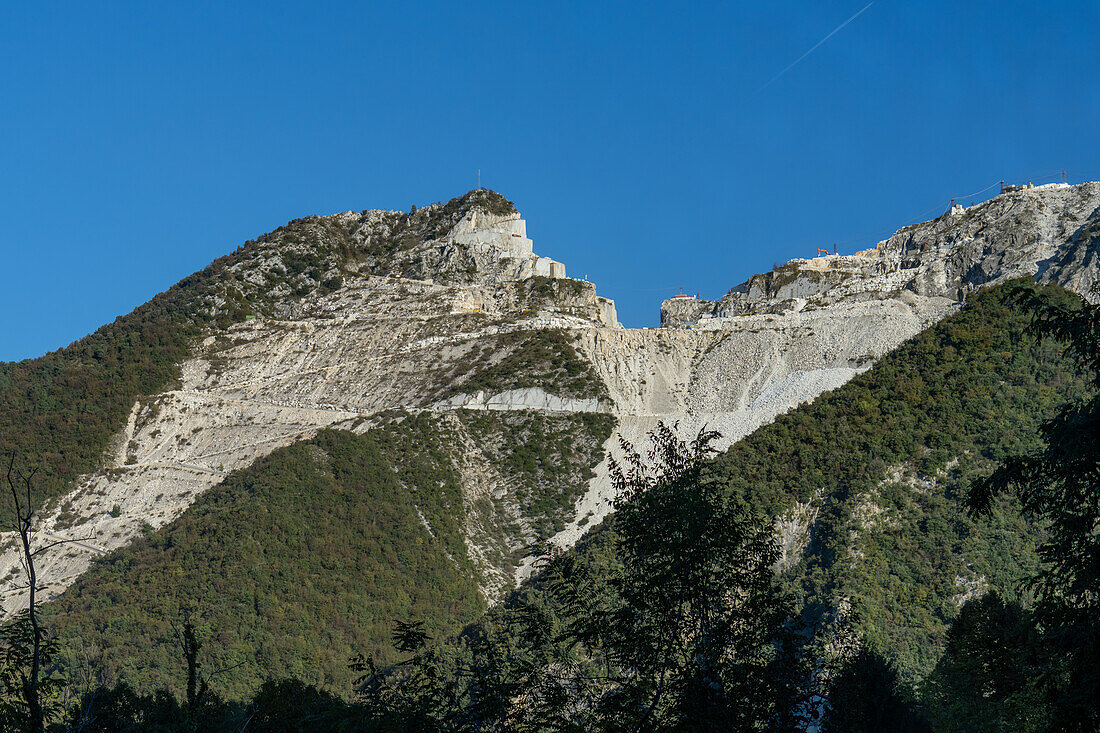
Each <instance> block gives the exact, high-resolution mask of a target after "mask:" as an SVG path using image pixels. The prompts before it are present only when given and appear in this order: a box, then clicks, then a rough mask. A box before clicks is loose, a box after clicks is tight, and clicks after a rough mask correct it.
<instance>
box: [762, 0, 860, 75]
mask: <svg viewBox="0 0 1100 733" xmlns="http://www.w3.org/2000/svg"><path fill="white" fill-rule="evenodd" d="M874 4H875V3H874V0H872V2H869V3H867V4H866V5H865V6H863V10H860V11H859V12H858V13H856V14H855V15H853V16H852V17H851V18H848V20H846V21H844V22H843V23H841V24H840V25H838V26H837V27H836V28H833V30H832V31H830V32H829V35H827V36H825V37H824V38H822V39H821V40H820V41H818V42H817V43H815V44H814V45H813V46H811V47H810V50H809V51H807V52H806V53H804V54H802V55H801V56H799V57H798V58H796V59H795V60H794V61H792V62H791V63H790V64H789V65H788V66H787V68H785V69H783V71H780V72H779V73H778V74H776V75H775V76H773V77H772V78H771V81H769V82H768V83H767V84H765V85H764V86H762V87H760V88H759V89H757V90H756V92H757V93H758V94H759V93H760V92H762V91H764V90H765V89H767V88H768V87H769V86H771V85H772V84H773V83H775V80H776V79H778V78H779V77H781V76H783V75H784V74H786V73H787V72H788V71H790V70H791V69H793V68H794V67H795V66H797V65H798V62H799V61H801V60H802V59H804V58H806V57H807V56H809V55H810V54H811V53H813V52H814V51H816V50H817V49H818V47H819V46H820V45H821V44H823V43H825V41H827V40H829V39H830V38H832V37H833V36H835V35H836V34H837V33H839V32H840V30H841V29H842V28H844V26H846V25H848V24H849V23H851V22H852V21H853V20H855V19H856V18H858V17H859V16H861V15H863V13H864V11H866V10H867V8H869V7H871V6H872V5H874Z"/></svg>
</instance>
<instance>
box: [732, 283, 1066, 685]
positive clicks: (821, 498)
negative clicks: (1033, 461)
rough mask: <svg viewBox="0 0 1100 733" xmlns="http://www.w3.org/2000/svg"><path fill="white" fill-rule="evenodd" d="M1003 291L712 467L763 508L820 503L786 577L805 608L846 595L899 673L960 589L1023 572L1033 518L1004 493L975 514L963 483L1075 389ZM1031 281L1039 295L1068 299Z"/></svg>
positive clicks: (998, 582) (1010, 580)
mask: <svg viewBox="0 0 1100 733" xmlns="http://www.w3.org/2000/svg"><path fill="white" fill-rule="evenodd" d="M1012 287H1013V286H1002V287H998V288H993V289H989V290H983V291H979V292H977V293H975V294H973V295H971V296H970V297H969V298H968V300H967V304H966V306H965V307H964V308H963V310H962V311H961V312H959V313H958V314H956V315H954V316H952V317H950V318H948V319H946V320H944V321H942V322H940V323H939V324H937V325H935V326H933V327H932V328H929V329H927V330H926V331H924V332H922V333H921V334H919V335H918V336H916V337H914V338H913V339H911V340H909V341H908V342H906V343H905V344H903V345H902V346H901V347H899V348H898V349H896V350H894V351H893V352H891V353H890V354H888V355H887V356H885V357H884V358H883V359H882V360H881V361H879V362H878V363H877V364H876V365H875V366H874V367H873V368H872V369H871V370H870V371H868V372H867V373H866V374H863V375H861V376H859V377H857V378H855V379H854V380H852V381H851V382H849V383H848V384H846V385H844V386H843V387H841V388H839V389H837V390H834V391H833V392H830V393H828V394H825V395H823V396H822V397H820V398H818V399H817V400H815V401H814V402H813V403H812V404H810V405H806V406H803V407H800V408H799V409H797V410H794V411H792V412H790V413H788V414H787V415H783V416H781V417H779V418H778V419H777V420H776V421H775V422H774V423H773V424H771V425H768V426H766V427H764V428H761V429H760V430H758V431H757V432H756V433H754V434H753V435H752V436H750V437H749V438H747V439H746V440H743V441H740V442H739V443H737V444H735V445H734V446H733V447H732V448H731V449H730V450H729V451H727V452H726V453H725V454H724V455H723V456H721V457H719V458H718V459H717V460H716V462H715V466H714V469H715V471H716V474H717V476H719V477H720V478H719V480H721V481H723V482H724V483H725V484H726V486H727V490H729V491H731V492H734V493H736V494H739V495H745V496H748V497H752V500H753V501H755V502H758V503H759V504H760V505H761V506H762V507H764V508H765V509H766V510H767V511H768V512H769V513H770V514H773V515H779V514H782V513H784V512H786V511H787V510H788V508H789V507H790V506H791V505H792V504H793V503H794V502H808V503H809V504H810V506H811V507H813V508H814V509H816V510H817V512H818V513H817V518H816V520H815V521H813V522H812V524H811V525H810V526H809V527H808V534H809V542H808V546H807V547H806V548H805V554H804V557H803V558H802V560H801V561H800V562H799V563H797V564H796V565H795V566H794V567H793V568H792V569H791V570H790V571H788V573H787V574H786V576H785V577H786V579H787V581H788V582H789V583H790V585H791V587H792V589H793V590H794V591H795V592H796V593H797V594H798V595H799V596H800V597H801V598H802V599H803V600H804V602H805V603H807V604H810V606H811V608H810V610H811V611H812V610H813V607H820V606H822V605H834V604H836V603H838V602H840V601H841V600H842V599H852V600H853V601H855V602H857V603H858V604H859V606H860V610H861V621H860V623H861V631H862V632H863V633H864V634H865V636H866V638H867V640H868V642H869V643H871V644H873V645H874V646H875V647H876V648H879V649H882V650H885V653H887V654H888V655H890V656H891V657H892V659H893V660H894V661H895V662H896V663H897V665H898V667H899V669H900V671H901V673H902V674H903V675H904V676H905V677H907V678H908V679H914V678H917V677H920V676H922V675H924V674H926V673H927V672H928V671H930V670H931V668H932V666H933V665H934V664H935V661H936V658H937V657H938V656H939V653H940V651H941V650H942V649H943V645H944V640H945V633H946V631H947V628H948V625H949V624H950V622H951V620H952V619H953V618H954V617H955V615H956V614H957V612H958V606H959V605H960V604H961V601H962V598H963V597H964V593H965V591H967V590H968V585H967V584H973V585H974V586H980V587H982V588H985V587H988V588H994V589H1005V592H1010V591H1009V590H1008V589H1014V588H1015V587H1016V585H1017V581H1018V580H1019V579H1020V578H1022V577H1027V576H1029V575H1031V574H1033V573H1034V571H1035V569H1036V568H1037V566H1038V558H1037V556H1036V554H1035V547H1036V544H1037V543H1036V539H1037V536H1038V534H1039V532H1040V531H1041V528H1040V526H1037V525H1036V524H1034V523H1033V522H1031V521H1029V520H1026V519H1024V518H1022V517H1021V516H1020V514H1019V512H1018V511H1017V509H1016V508H1014V506H1013V505H1012V503H1011V502H1008V501H1004V500H1002V501H999V502H997V503H996V504H995V506H993V508H992V512H991V514H990V516H988V517H982V518H973V517H971V516H969V515H968V514H967V512H966V506H965V497H966V493H967V491H968V489H969V486H970V483H971V482H972V481H973V480H974V478H975V477H976V476H981V475H984V474H985V473H988V471H989V470H990V469H991V468H992V467H993V466H994V465H995V464H996V463H997V462H999V461H1001V460H1003V459H1004V458H1005V457H1006V456H1007V455H1008V454H1009V453H1012V452H1017V451H1028V450H1032V449H1034V448H1035V447H1036V446H1037V445H1039V443H1040V430H1039V428H1040V425H1041V424H1042V423H1043V421H1044V420H1045V419H1047V418H1049V417H1050V416H1051V415H1052V414H1054V412H1055V411H1056V409H1057V408H1058V406H1059V405H1061V404H1062V403H1063V402H1065V401H1066V400H1067V399H1072V398H1075V397H1077V396H1079V395H1081V394H1082V393H1083V390H1084V389H1085V387H1086V384H1087V379H1086V376H1085V375H1084V374H1082V372H1081V370H1080V368H1079V367H1078V366H1077V364H1076V363H1075V362H1074V361H1073V359H1071V358H1069V357H1068V356H1066V355H1065V354H1063V353H1062V349H1061V348H1060V346H1059V345H1058V344H1056V343H1052V342H1050V341H1046V340H1043V339H1041V338H1039V337H1038V336H1036V335H1035V334H1032V333H1029V332H1028V330H1027V325H1028V323H1029V322H1030V318H1031V315H1030V312H1029V311H1028V309H1026V308H1022V307H1020V306H1018V305H1015V304H1013V302H1011V296H1010V293H1011V292H1012ZM1016 287H1025V288H1035V286H1034V285H1031V284H1026V283H1025V284H1017V285H1016ZM1035 289H1036V290H1037V292H1038V293H1040V297H1041V298H1043V299H1046V300H1049V301H1051V302H1062V303H1069V302H1073V301H1075V300H1079V299H1078V298H1077V296H1075V295H1073V294H1072V293H1068V292H1067V291H1064V290H1062V289H1060V288H1057V287H1046V288H1035Z"/></svg>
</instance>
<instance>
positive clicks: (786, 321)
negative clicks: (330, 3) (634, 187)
mask: <svg viewBox="0 0 1100 733" xmlns="http://www.w3.org/2000/svg"><path fill="white" fill-rule="evenodd" d="M1098 207H1100V184H1084V185H1081V186H1074V187H1043V188H1038V189H1032V190H1028V191H1023V192H1017V193H1013V194H1006V195H1002V196H999V197H997V198H995V199H993V200H991V201H989V202H986V203H985V204H981V205H978V206H975V207H971V208H970V209H963V210H956V211H953V212H951V213H950V214H947V215H944V216H943V217H940V218H939V219H936V220H935V221H932V222H927V223H925V224H921V225H916V226H914V227H907V228H905V229H903V230H900V231H899V232H898V233H897V234H895V235H894V236H893V237H892V238H890V239H889V240H886V241H885V242H882V243H880V244H879V246H878V247H876V248H875V249H872V250H868V251H866V252H861V253H858V254H857V255H853V256H847V257H825V258H819V259H814V260H794V261H792V262H791V263H788V264H787V265H784V266H783V267H781V268H778V269H777V270H775V271H773V272H771V273H766V274H764V275H757V276H754V277H753V278H750V279H749V280H748V281H746V283H744V284H743V285H741V286H739V287H738V288H734V289H733V290H732V291H730V293H729V294H728V295H727V296H726V297H725V298H723V299H722V300H721V301H717V302H708V301H696V300H695V299H687V298H683V299H675V300H673V301H666V303H665V304H664V306H663V307H662V321H663V323H664V325H665V326H666V327H665V328H659V329H623V328H621V327H620V326H619V325H618V323H617V321H616V318H615V311H614V304H613V303H612V302H611V301H609V300H607V299H605V298H602V297H600V296H598V295H597V293H596V290H595V287H594V286H593V285H592V284H591V283H587V282H584V281H579V280H571V279H568V278H566V277H565V270H564V266H562V265H561V264H560V263H558V262H555V261H553V260H550V259H548V258H545V257H540V256H539V255H537V254H535V252H534V249H533V244H532V241H531V239H529V238H528V237H527V229H526V223H525V222H524V221H523V219H522V218H521V217H520V215H519V214H518V212H516V211H515V209H514V208H513V207H512V205H511V204H510V203H509V202H507V201H506V200H505V199H504V198H503V197H501V196H499V194H494V193H492V192H487V191H474V192H471V193H470V194H467V195H466V196H464V197H461V198H459V199H455V200H453V201H451V202H448V203H447V204H433V205H432V206H428V207H424V208H422V209H417V210H415V211H413V212H410V213H403V212H385V211H367V212H362V213H356V212H347V213H344V214H337V215H334V216H328V217H309V218H307V219H301V220H297V221H295V222H291V223H290V224H288V225H287V226H286V227H282V228H280V229H279V230H276V231H275V232H272V233H271V234H269V235H266V236H264V237H261V238H260V239H258V240H256V241H255V242H250V243H248V244H246V245H245V246H244V247H243V248H242V249H241V250H239V251H238V252H237V253H235V254H234V255H233V256H232V257H231V258H229V259H228V260H227V261H226V262H225V263H223V266H221V268H220V269H219V270H218V272H217V277H216V278H215V279H214V280H213V281H212V284H211V285H210V287H209V288H208V291H204V293H205V295H203V297H202V299H201V301H200V302H201V307H202V308H203V309H207V310H209V311H210V312H211V313H212V314H214V315H224V314H231V316H232V317H230V318H226V319H220V320H219V319H217V318H215V319H214V320H212V321H211V325H210V326H209V327H208V328H207V329H206V330H205V332H204V337H203V338H202V339H200V341H198V342H197V343H195V344H194V347H193V348H192V350H191V352H190V354H189V356H188V358H187V359H185V360H184V361H183V362H182V363H180V364H179V379H178V383H177V384H173V385H171V386H170V388H168V389H164V390H162V391H160V392H159V393H157V394H150V395H145V396H142V397H140V398H139V399H137V400H136V401H135V402H134V403H133V404H132V405H131V406H130V411H129V420H128V422H127V423H126V424H125V425H119V428H118V432H117V434H116V435H115V438H114V441H113V446H112V449H111V450H110V451H109V452H108V454H107V455H106V456H105V457H104V459H103V462H102V466H101V468H100V469H99V470H97V471H94V472H91V473H89V474H87V475H85V476H83V477H81V479H80V480H79V481H78V482H77V483H76V485H75V486H74V487H73V488H72V489H71V490H70V491H68V493H67V494H65V495H63V496H61V497H59V498H58V499H56V500H55V501H53V502H51V503H50V504H49V505H48V506H47V507H46V508H45V510H44V511H43V512H42V514H41V522H40V530H39V531H40V532H41V533H42V534H43V535H44V536H46V537H49V538H51V539H53V538H72V537H92V539H90V540H86V541H83V542H81V543H79V544H71V545H64V546H58V547H57V548H55V549H54V550H53V551H51V552H50V553H47V554H45V555H44V556H43V559H42V571H43V572H42V576H43V577H44V578H47V579H48V582H49V584H50V585H49V587H48V591H49V592H50V593H54V594H56V593H60V592H61V591H63V590H64V589H65V588H66V587H67V586H68V585H69V584H71V583H72V582H73V580H75V578H77V577H78V576H79V575H80V574H81V573H82V572H83V571H84V570H85V569H86V568H87V566H88V563H89V561H90V559H91V558H93V557H95V556H97V555H99V554H102V553H105V552H108V551H110V550H112V549H114V548H118V547H121V546H124V545H126V544H127V543H129V542H130V541H131V540H132V539H133V538H134V537H136V536H138V535H139V534H140V533H142V532H147V531H148V527H151V528H152V529H156V528H159V527H162V526H163V525H165V524H167V523H169V522H171V521H173V520H174V519H175V518H177V517H179V516H180V515H181V514H182V513H183V512H184V511H186V510H187V508H188V506H190V504H191V503H192V502H193V501H194V500H195V498H196V497H197V496H199V495H201V494H202V493H203V492H205V491H207V490H208V489H210V488H211V487H213V486H215V485H217V484H218V483H220V482H222V481H223V480H224V478H225V477H226V475H227V474H229V473H231V472H233V471H237V470H239V469H242V468H245V467H247V466H248V465H250V464H251V463H252V462H254V461H255V460H256V459H257V458H259V457H261V456H265V455H268V454H270V453H271V452H272V451H274V450H276V449H277V448H279V447H281V446H286V445H289V444H291V443H294V442H297V441H301V440H303V439H307V438H309V437H311V436H313V435H315V434H316V433H317V432H318V431H319V430H321V429H322V428H326V427H335V428H341V429H346V430H353V431H357V432H361V431H365V430H368V429H369V428H370V427H371V426H373V425H374V424H376V421H377V419H378V416H379V415H381V414H383V413H386V412H388V411H393V410H400V411H404V412H409V413H416V412H430V413H432V414H436V415H446V414H450V413H454V412H455V411H462V414H466V413H468V412H471V411H479V410H484V411H487V412H488V411H514V412H516V413H517V414H520V413H521V412H522V413H524V414H528V413H529V414H536V415H546V416H552V417H561V416H568V415H571V414H576V415H583V414H591V413H602V414H605V415H610V416H611V417H612V418H614V420H615V422H616V425H617V432H616V433H615V434H613V435H611V436H610V437H607V436H603V435H601V436H600V439H601V440H605V442H604V445H603V447H604V448H606V449H608V450H612V451H613V450H615V449H616V446H617V445H618V442H619V437H625V438H627V439H628V440H631V441H635V442H639V441H643V440H644V437H645V435H646V433H647V431H648V430H649V429H650V428H652V426H653V425H654V424H655V423H656V422H657V421H658V420H665V421H666V422H677V423H678V425H679V430H680V431H681V432H682V433H683V434H689V433H693V432H695V431H696V430H698V429H699V428H701V427H702V426H703V425H707V426H709V427H711V428H715V429H718V430H720V431H721V432H722V433H723V434H724V440H725V442H726V443H727V444H729V443H731V442H733V441H736V440H738V439H740V438H741V437H743V436H744V435H747V434H748V433H750V432H751V431H753V430H754V429H756V428H757V427H759V426H760V425H763V424H765V423H767V422H769V421H771V420H772V419H773V418H774V417H775V416H776V415H778V414H781V413H783V412H785V411H786V410H788V409H789V408H791V407H793V406H795V405H797V404H799V403H802V402H805V401H807V400H812V399H813V398H815V397H816V396H817V395H819V394H821V393H822V392H825V391H827V390H831V389H833V388H836V387H838V386H840V385H841V384H843V383H845V382H846V381H847V380H849V379H851V378H852V377H853V376H854V375H856V374H859V373H860V372H862V371H864V370H866V369H867V368H869V366H870V365H871V364H872V363H873V362H874V361H875V360H876V359H878V358H879V357H881V356H882V355H883V354H885V353H886V352H888V351H890V350H891V349H893V348H894V347H896V346H897V345H898V344H900V343H901V342H902V341H904V340H905V339H907V338H909V337H910V336H912V335H914V334H916V333H918V332H920V331H921V330H922V329H924V328H926V327H928V326H929V325H930V324H932V323H934V322H936V321H938V320H939V319H941V318H943V317H944V316H946V315H948V314H950V313H952V312H954V311H955V310H957V309H958V307H959V305H960V302H959V298H960V297H961V295H962V294H964V293H966V292H969V291H970V290H973V289H974V288H977V287H979V286H980V285H982V284H985V283H990V282H998V281H1001V280H1004V279H1006V278H1008V277H1013V276H1016V275H1020V274H1030V275H1036V276H1038V277H1039V278H1040V279H1043V280H1047V281H1055V282H1059V283H1062V284H1065V285H1067V286H1070V287H1072V288H1075V289H1078V290H1079V291H1085V290H1086V289H1087V288H1088V287H1089V286H1091V284H1092V283H1094V282H1096V280H1097V271H1098V268H1097V247H1098V244H1097V239H1098V238H1097V232H1098V226H1097V222H1098V221H1100V216H1098V213H1097V210H1098ZM688 322H692V323H694V327H692V328H690V329H686V328H673V327H672V326H678V325H685V324H686V323H688ZM523 434H524V433H523V432H522V431H520V432H515V433H514V435H523ZM501 435H503V433H502V434H501ZM593 435H595V433H593ZM589 437H591V436H589ZM502 439H504V438H502ZM516 439H519V438H516ZM471 450H473V449H471ZM485 450H489V448H488V447H486V446H484V445H482V446H481V447H479V448H478V451H482V452H484V451H485ZM475 452H476V451H475ZM491 452H492V451H491V450H490V453H491ZM595 453H597V452H594V454H593V458H592V461H591V463H592V464H595V465H589V466H588V468H591V469H593V471H594V475H593V477H592V478H591V479H590V480H589V481H588V483H587V487H586V489H585V490H584V491H583V492H582V495H581V496H579V498H576V501H575V504H574V505H573V508H572V511H571V512H566V514H567V515H570V516H565V515H562V514H560V512H559V513H557V514H555V517H554V519H553V521H549V522H548V521H544V520H546V517H545V516H542V515H538V516H524V515H523V513H524V512H528V511H530V507H532V506H538V505H539V502H537V501H536V502H531V501H528V502H511V503H508V502H505V504H507V505H508V507H510V508H508V509H507V512H511V513H512V514H509V515H508V516H509V519H508V520H507V522H504V520H503V519H501V518H500V517H496V518H492V517H488V516H487V515H486V516H482V515H478V514H476V513H472V514H471V516H475V515H476V516H482V518H481V519H479V520H478V521H477V522H476V523H475V524H477V526H496V525H495V524H494V523H500V522H504V523H505V524H507V523H512V524H516V526H522V527H525V529H523V530H522V531H520V532H518V533H516V534H514V535H510V536H509V537H507V538H505V539H503V540H502V539H500V538H499V537H498V536H496V535H493V536H492V537H490V535H491V534H492V533H486V532H483V531H480V530H478V529H476V527H475V526H474V525H473V524H471V527H470V530H469V532H468V538H467V540H468V554H469V555H470V557H471V558H474V559H475V562H474V565H475V566H476V567H477V568H478V572H479V573H480V577H479V579H478V583H479V585H480V587H481V588H482V590H483V592H484V593H485V594H486V595H487V597H489V598H490V599H493V598H495V597H496V596H497V595H498V594H499V593H500V592H501V591H502V590H503V589H504V588H505V587H506V586H507V585H508V584H510V583H512V582H513V581H514V579H515V578H517V577H518V578H522V577H523V576H524V575H525V573H527V572H529V570H530V558H529V557H528V558H527V559H526V560H525V559H524V556H525V555H529V554H530V553H529V550H530V548H531V546H532V545H533V544H535V543H537V542H540V541H542V540H544V539H547V538H548V537H549V538H551V539H552V541H554V542H555V543H556V544H558V545H560V546H562V547H567V546H569V545H571V544H572V543H574V542H575V541H576V539H577V538H578V537H579V536H580V535H581V534H582V533H583V532H584V530H585V528H586V527H588V526H590V525H591V524H592V523H593V522H595V521H596V520H598V519H599V518H601V517H602V516H603V515H604V514H606V513H607V511H609V509H610V506H609V503H608V499H610V492H611V488H610V481H609V479H608V471H607V464H606V461H602V460H598V459H597V458H596V457H595ZM486 455H488V454H486ZM467 468H468V469H469V470H464V471H463V472H462V475H463V476H464V479H463V480H464V481H466V486H465V491H466V495H467V502H468V504H469V506H470V507H473V506H474V505H475V503H476V502H477V501H478V497H481V496H484V495H485V491H486V488H485V487H486V486H487V485H489V484H493V480H489V479H485V478H484V475H483V473H484V472H479V471H478V466H477V462H474V463H471V464H469V465H468V466H467ZM578 475H580V474H578ZM487 482H488V483H487ZM497 483H499V482H497ZM535 483H536V484H537V483H538V482H537V481H536V482H535ZM494 485H496V484H494ZM528 490H530V491H536V492H537V488H535V489H530V488H529V489H528ZM493 491H496V489H493ZM500 491H503V492H504V494H507V493H508V490H507V488H505V489H501V490H500ZM490 493H492V491H491V492H490ZM498 493H499V492H498ZM558 493H560V491H559V492H558ZM504 494H502V496H503V495H504ZM498 498H500V497H498ZM482 506H483V503H482ZM525 507H526V508H525ZM479 511H480V510H479ZM501 511H504V510H501ZM555 511H557V510H555ZM482 514H483V512H482ZM146 525H148V527H147V526H146ZM532 528H535V529H532ZM9 539H10V538H9ZM494 543H495V545H494ZM501 543H503V544H501ZM501 547H506V548H507V552H504V551H503V550H501V549H500V548H501ZM494 558H495V559H494ZM17 563H18V558H17V555H16V554H15V552H14V547H13V546H11V545H10V543H9V545H7V546H5V550H4V553H3V555H2V556H0V577H4V578H5V579H4V580H3V581H2V583H0V599H2V603H3V607H4V608H5V609H7V610H11V609H13V608H16V607H18V606H19V604H20V603H21V602H22V598H21V594H20V591H19V590H18V583H19V574H18V572H17ZM5 573H6V575H4V574H5Z"/></svg>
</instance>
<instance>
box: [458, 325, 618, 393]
mask: <svg viewBox="0 0 1100 733" xmlns="http://www.w3.org/2000/svg"><path fill="white" fill-rule="evenodd" d="M484 350H485V353H486V355H488V354H491V353H492V351H493V347H492V346H486V347H484ZM496 350H498V351H503V352H504V356H503V357H500V358H499V360H497V361H494V362H491V363H489V364H487V365H486V366H482V367H478V368H476V369H474V370H473V371H472V372H471V373H470V374H469V375H468V376H467V377H466V378H465V379H462V380H460V381H458V382H456V383H455V385H454V386H453V387H451V388H450V389H449V390H448V391H447V393H446V394H447V395H454V394H463V393H465V394H473V393H474V392H477V391H479V390H484V391H486V392H488V393H490V394H497V393H500V392H503V391H505V390H509V389H522V388H524V387H540V388H542V389H543V390H545V391H546V392H549V393H550V394H553V395H556V396H558V397H573V398H579V399H585V398H592V397H595V398H598V399H607V397H608V394H607V385H605V384H604V382H603V380H602V379H600V376H599V375H598V374H596V371H595V370H594V369H593V368H592V363H591V362H589V361H588V360H587V359H583V358H581V356H580V355H579V354H578V353H577V350H576V347H575V346H574V339H573V337H572V336H571V335H570V334H568V333H567V332H566V331H562V330H559V329H551V330H540V331H509V332H508V333H502V334H500V335H499V336H497V343H496ZM478 361H479V362H480V360H478Z"/></svg>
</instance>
